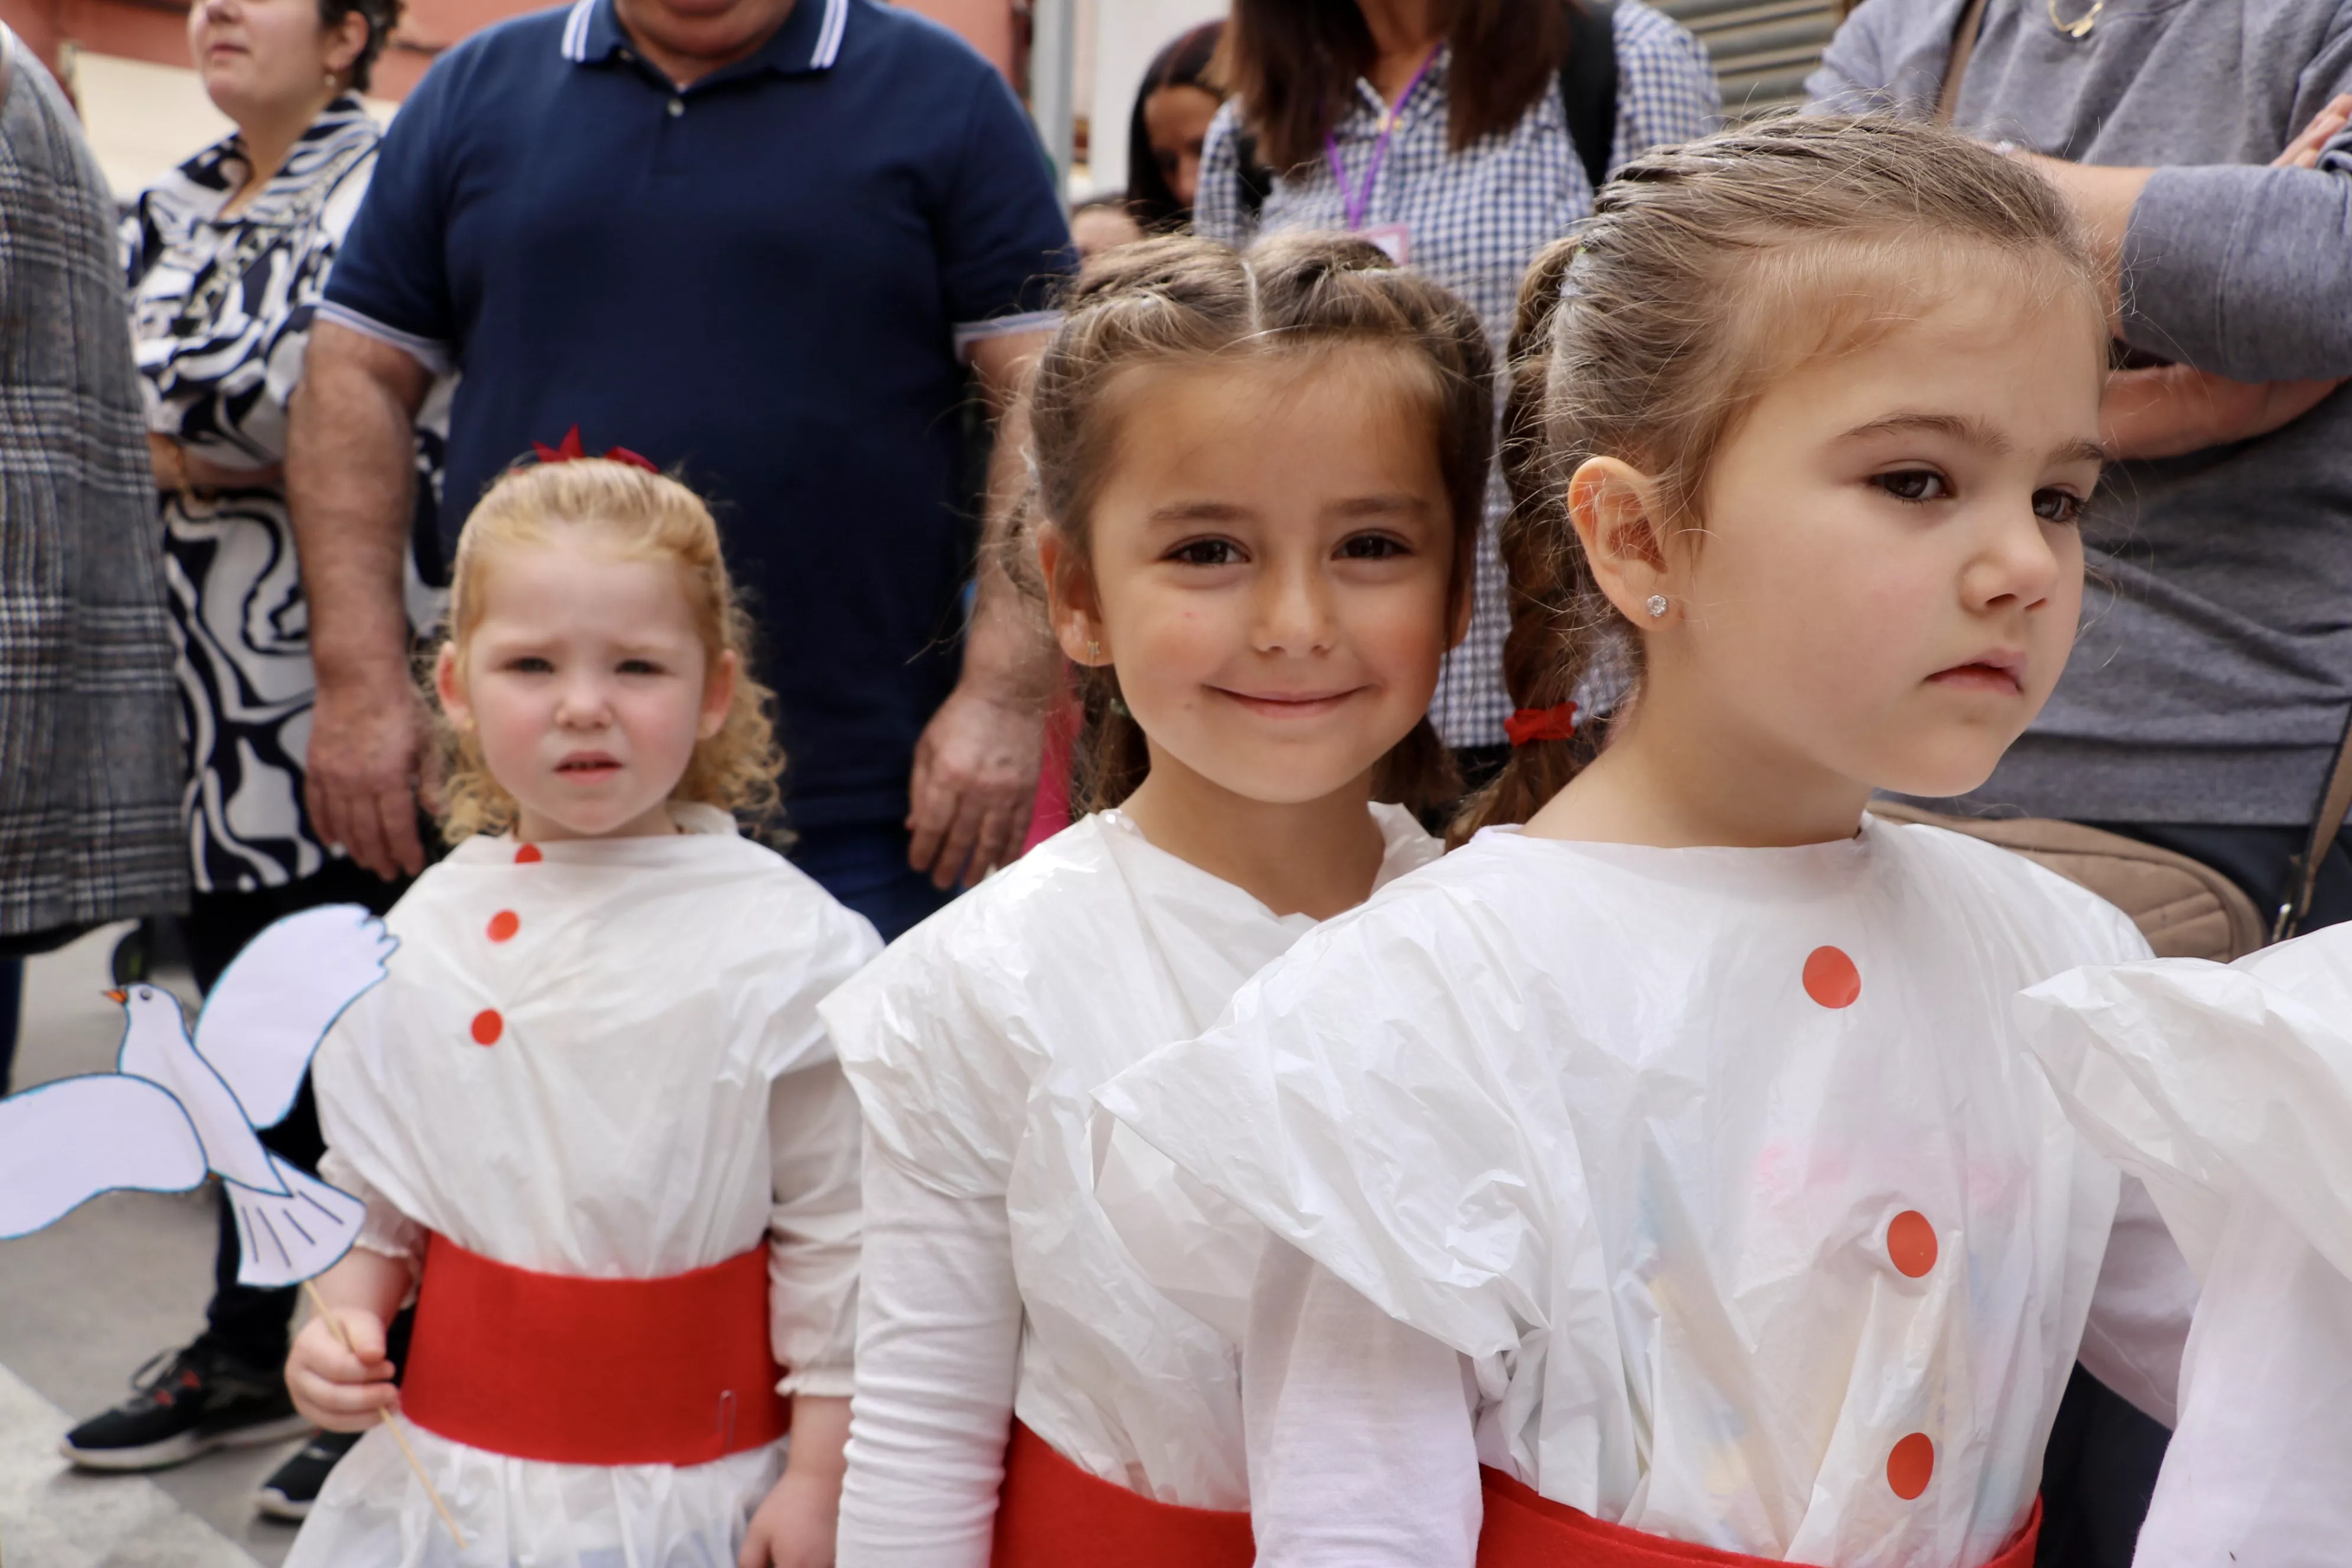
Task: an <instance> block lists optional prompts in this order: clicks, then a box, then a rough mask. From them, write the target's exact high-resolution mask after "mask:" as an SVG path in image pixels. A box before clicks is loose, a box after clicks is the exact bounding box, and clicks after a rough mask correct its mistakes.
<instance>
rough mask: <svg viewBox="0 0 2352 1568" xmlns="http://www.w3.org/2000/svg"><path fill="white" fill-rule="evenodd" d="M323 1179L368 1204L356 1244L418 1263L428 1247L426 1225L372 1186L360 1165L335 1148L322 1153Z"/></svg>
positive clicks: (369, 1249) (321, 1168)
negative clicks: (393, 1203) (343, 1156)
mask: <svg viewBox="0 0 2352 1568" xmlns="http://www.w3.org/2000/svg"><path fill="white" fill-rule="evenodd" d="M319 1179H320V1181H323V1182H325V1183H326V1184H328V1185H329V1186H331V1187H333V1188H336V1189H337V1190H339V1191H341V1192H345V1193H349V1194H351V1195H352V1196H353V1197H355V1198H357V1199H359V1200H360V1202H361V1203H362V1204H364V1205H366V1206H367V1218H366V1219H364V1220H362V1221H361V1222H360V1233H359V1235H358V1236H357V1237H354V1238H353V1239H352V1246H354V1247H365V1248H366V1249H367V1250H368V1251H370V1252H373V1253H375V1254H377V1255H379V1256H380V1257H383V1258H400V1259H402V1260H404V1261H407V1262H414V1261H415V1259H416V1258H417V1257H418V1256H419V1255H420V1254H421V1253H422V1252H423V1251H424V1250H425V1227H424V1226H420V1225H418V1224H417V1223H416V1222H415V1220H413V1219H411V1218H409V1217H408V1216H407V1215H404V1214H403V1213H401V1212H400V1211H399V1210H398V1209H396V1208H394V1207H393V1205H391V1203H390V1202H389V1201H387V1200H386V1199H385V1197H384V1195H383V1194H382V1193H379V1192H377V1191H376V1190H375V1189H374V1188H373V1187H371V1186H369V1185H368V1184H367V1178H366V1177H364V1176H362V1175H361V1174H360V1173H359V1168H358V1167H357V1166H355V1165H353V1164H352V1163H351V1162H350V1161H349V1160H346V1159H344V1158H342V1157H341V1155H339V1154H337V1153H336V1152H334V1151H333V1150H332V1149H330V1150H328V1151H327V1152H325V1153H324V1154H322V1155H320V1159H319Z"/></svg>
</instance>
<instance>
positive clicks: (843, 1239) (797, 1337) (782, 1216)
mask: <svg viewBox="0 0 2352 1568" xmlns="http://www.w3.org/2000/svg"><path fill="white" fill-rule="evenodd" d="M768 1135H769V1158H770V1161H771V1163H772V1192H773V1194H774V1195H773V1199H772V1206H771V1208H770V1211H769V1218H768V1237H769V1240H768V1315H769V1337H770V1340H771V1342H772V1349H773V1350H774V1352H775V1355H776V1360H777V1362H778V1363H780V1364H781V1365H782V1367H783V1368H784V1378H783V1381H782V1383H780V1384H777V1389H778V1392H780V1393H783V1394H813V1395H817V1396H820V1397H826V1398H838V1399H846V1398H848V1397H849V1394H850V1389H851V1384H852V1381H853V1380H852V1375H851V1363H852V1359H853V1353H854V1347H855V1344H856V1334H857V1254H858V1239H859V1230H860V1218H861V1211H860V1207H859V1203H858V1165H859V1161H858V1123H857V1100H856V1097H855V1096H854V1095H852V1094H851V1093H850V1092H849V1085H848V1084H847V1083H846V1082H845V1081H844V1079H843V1078H842V1075H841V1068H840V1065H839V1064H838V1063H835V1062H829V1061H821V1062H819V1063H817V1064H816V1065H815V1066H814V1067H804V1068H801V1069H800V1070H799V1071H797V1072H791V1073H786V1074H785V1075H784V1076H783V1077H782V1078H779V1079H776V1081H775V1083H774V1085H773V1086H772V1089H770V1091H769V1100H768Z"/></svg>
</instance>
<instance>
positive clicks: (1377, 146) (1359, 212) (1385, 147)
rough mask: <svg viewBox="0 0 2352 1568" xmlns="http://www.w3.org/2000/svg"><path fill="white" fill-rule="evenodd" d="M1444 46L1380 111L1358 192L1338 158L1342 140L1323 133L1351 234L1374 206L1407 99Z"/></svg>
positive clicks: (1434, 50)
mask: <svg viewBox="0 0 2352 1568" xmlns="http://www.w3.org/2000/svg"><path fill="white" fill-rule="evenodd" d="M1444 47H1445V46H1444V44H1443V43H1437V44H1433V45H1431V46H1430V50H1429V53H1428V54H1426V55H1424V56H1423V57H1422V61H1421V68H1420V69H1419V70H1416V71H1414V72H1413V73H1412V80H1411V81H1409V82H1407V83H1405V84H1404V90H1403V91H1402V92H1401V93H1398V94H1397V100H1396V103H1395V105H1394V107H1392V108H1389V109H1383V110H1381V135H1380V140H1379V141H1377V142H1373V143H1372V157H1371V161H1370V163H1367V164H1365V166H1364V183H1363V184H1361V185H1360V186H1358V187H1357V188H1356V189H1354V190H1352V191H1351V190H1349V188H1348V166H1347V164H1345V163H1342V162H1341V161H1340V158H1339V138H1338V137H1337V136H1335V135H1333V134H1331V133H1330V132H1325V133H1324V137H1323V156H1324V159H1325V160H1326V161H1327V162H1328V163H1330V165H1331V179H1332V182H1333V183H1334V184H1337V185H1338V186H1339V201H1340V203H1341V205H1342V206H1343V207H1344V209H1345V210H1346V212H1347V215H1348V228H1349V232H1350V233H1353V232H1354V231H1355V230H1357V229H1360V228H1361V227H1363V226H1364V209H1365V208H1367V207H1369V206H1370V205H1372V186H1373V185H1374V184H1377V183H1378V182H1379V180H1380V177H1381V160H1382V159H1384V158H1386V157H1387V156H1388V155H1389V138H1390V137H1391V136H1393V135H1395V134H1396V124H1397V116H1398V115H1400V114H1402V113H1403V112H1404V105H1405V100H1407V99H1409V98H1411V97H1412V89H1414V88H1417V87H1419V86H1420V85H1421V79H1422V78H1423V77H1425V76H1427V75H1428V74H1429V68H1430V67H1431V66H1433V65H1434V64H1436V63H1437V51H1438V50H1439V49H1442V48H1444Z"/></svg>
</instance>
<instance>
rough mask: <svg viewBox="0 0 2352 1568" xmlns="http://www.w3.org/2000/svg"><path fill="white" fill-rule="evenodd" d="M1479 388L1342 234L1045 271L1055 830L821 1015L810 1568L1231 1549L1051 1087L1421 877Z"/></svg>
mask: <svg viewBox="0 0 2352 1568" xmlns="http://www.w3.org/2000/svg"><path fill="white" fill-rule="evenodd" d="M1489 379H1490V372H1489V367H1488V363H1487V357H1486V349H1485V340H1484V338H1483V337H1482V335H1481V333H1480V329H1479V325H1478V322H1477V320H1476V318H1475V316H1473V315H1472V314H1471V313H1470V311H1469V310H1467V309H1466V308H1465V306H1464V305H1463V304H1462V303H1461V302H1460V301H1459V300H1455V299H1454V297H1453V296H1452V295H1450V294H1448V293H1446V292H1445V291H1444V289H1440V288H1438V287H1437V286H1436V285H1434V284H1432V283H1430V282H1428V281H1426V280H1425V279H1420V278H1416V277H1414V276H1412V275H1411V274H1408V273H1405V272H1402V271H1399V270H1396V269H1394V268H1392V267H1391V264H1390V263H1389V261H1388V260H1387V258H1385V257H1384V256H1383V255H1382V254H1381V252H1380V251H1379V250H1377V249H1375V248H1374V247H1371V246H1370V245H1368V244H1366V243H1364V242H1362V241H1360V240H1355V239H1350V238H1348V237H1314V238H1307V239H1295V240H1286V241H1280V242H1276V243H1274V244H1270V245H1267V246H1265V247H1260V248H1259V249H1257V250H1255V251H1253V252H1251V253H1250V254H1249V255H1247V256H1243V255H1240V254H1237V253H1236V252H1234V251H1233V250H1230V249H1227V248H1225V247H1223V246H1219V245H1215V244H1212V243H1209V242H1207V241H1202V240H1191V239H1162V240H1155V241H1150V242H1146V243H1143V244H1139V245H1136V246H1132V247H1127V248H1124V249H1121V250H1118V251H1116V252H1113V253H1111V254H1109V255H1108V256H1105V257H1102V258H1097V259H1096V260H1095V261H1094V262H1093V263H1092V264H1090V265H1089V267H1088V268H1087V271H1086V273H1085V274H1084V275H1083V276H1082V277H1081V279H1079V281H1078V283H1077V285H1076V289H1075V291H1074V293H1073V294H1072V296H1071V298H1070V300H1069V301H1068V313H1067V316H1066V320H1065V321H1064V322H1063V325H1062V327H1061V329H1060V331H1059V332H1058V333H1057V334H1056V336H1055V340H1054V342H1053V345H1052V347H1051V348H1050V349H1049V350H1048V351H1047V353H1046V354H1045V358H1044V361H1043V363H1041V364H1040V366H1039V368H1038V370H1037V373H1036V377H1035V384H1034V390H1033V393H1032V397H1031V415H1032V419H1033V422H1034V432H1035V434H1034V440H1035V460H1036V467H1037V482H1036V496H1035V498H1034V501H1035V510H1036V511H1037V513H1038V514H1039V518H1040V527H1039V530H1038V538H1037V559H1038V568H1039V572H1040V574H1041V575H1042V576H1043V578H1044V581H1045V586H1046V590H1047V597H1048V600H1049V606H1048V607H1049V611H1050V616H1051V619H1052V622H1053V627H1054V631H1055V636H1056V637H1058V638H1059V640H1060V643H1061V646H1062V648H1063V650H1064V651H1065V652H1066V654H1067V655H1068V656H1069V658H1070V659H1071V661H1072V662H1073V663H1074V664H1075V665H1076V667H1077V668H1078V673H1079V675H1080V676H1081V678H1082V679H1081V687H1082V690H1083V694H1084V697H1085V705H1086V711H1087V732H1086V734H1085V735H1084V736H1082V738H1081V741H1080V744H1079V753H1080V757H1081V760H1082V762H1083V763H1084V767H1083V769H1082V774H1081V778H1080V788H1079V791H1078V795H1079V800H1080V805H1081V809H1082V810H1083V811H1085V812H1086V813H1087V815H1085V816H1082V817H1081V819H1080V820H1079V821H1078V822H1077V823H1076V825H1075V826H1071V827H1069V828H1068V829H1066V831H1064V832H1062V833H1061V834H1059V835H1057V836H1056V837H1054V838H1053V839H1051V840H1049V841H1048V842H1046V843H1045V845H1043V846H1041V847H1038V848H1037V849H1035V850H1034V851H1032V852H1031V853H1030V854H1029V855H1028V857H1027V858H1024V859H1023V860H1022V861H1021V862H1020V863H1019V864H1017V865H1015V866H1013V868H1010V869H1009V870H1007V871H1005V872H1004V873H1003V874H1002V875H1000V876H998V877H997V878H995V879H992V880H991V881H989V882H988V883H986V884H984V885H983V886H982V887H981V888H979V889H976V890H975V891H973V892H971V893H970V894H968V895H966V896H965V897H964V898H963V899H961V900H958V902H957V903H956V904H955V905H953V906H952V907H951V908H950V909H949V910H946V911H945V912H943V913H941V914H940V915H938V916H936V917H934V918H933V919H932V920H930V921H928V922H927V923H925V924H924V925H922V926H920V927H919V928H918V929H917V930H916V931H913V932H911V933H910V934H908V936H907V937H905V938H903V939H901V940H900V941H899V942H898V943H897V944H895V945H894V946H893V947H892V949H891V951H890V952H887V954H885V955H884V957H883V958H882V960H881V961H880V962H879V963H877V964H876V965H875V966H874V967H873V968H871V969H869V970H868V971H866V973H865V974H863V975H861V976H860V977H858V979H856V981H853V982H852V983H851V984H848V985H846V986H845V987H844V988H843V989H842V990H841V991H840V992H838V993H836V994H835V995H834V996H833V997H832V998H831V999H830V1000H829V1001H827V1003H826V1004H825V1005H824V1017H825V1020H826V1022H827V1024H828V1025H829V1026H830V1027H831V1029H832V1032H833V1034H834V1037H835V1039H836V1040H838V1041H839V1042H840V1046H841V1051H842V1059H843V1062H844V1065H845V1067H846V1068H848V1070H849V1075H850V1079H851V1081H852V1083H854V1084H855V1085H856V1089H857V1093H858V1097H859V1100H860V1101H861V1102H862V1104H863V1105H864V1107H865V1110H866V1123H867V1130H868V1143H867V1165H866V1170H867V1186H866V1194H867V1197H866V1201H867V1216H868V1231H867V1237H868V1239H867V1249H866V1276H865V1285H864V1300H863V1307H862V1319H861V1323H860V1327H859V1333H858V1380H857V1393H856V1402H855V1405H854V1411H853V1420H852V1428H851V1438H850V1445H849V1456H850V1458H849V1479H848V1481H847V1485H846V1489H845V1493H844V1500H843V1516H842V1534H841V1560H842V1562H843V1563H845V1564H848V1565H852V1568H872V1565H875V1564H883V1563H906V1564H922V1565H924V1568H950V1565H954V1564H971V1565H975V1568H976V1565H979V1564H983V1563H991V1562H993V1563H995V1564H996V1565H997V1568H1021V1565H1045V1564H1060V1563H1090V1562H1101V1563H1121V1564H1124V1565H1127V1568H1163V1565H1164V1568H1222V1565H1224V1564H1234V1565H1236V1568H1239V1565H1244V1564H1246V1563H1248V1562H1249V1559H1250V1551H1251V1547H1250V1529H1249V1517H1248V1514H1247V1513H1246V1511H1244V1510H1246V1508H1247V1506H1248V1502H1249V1484H1248V1479H1247V1476H1246V1474H1245V1470H1244V1456H1243V1446H1242V1431H1241V1401H1240V1391H1239V1384H1238V1381H1237V1376H1236V1367H1235V1363H1234V1344H1233V1341H1232V1339H1231V1337H1230V1336H1229V1330H1230V1328H1231V1325H1225V1326H1224V1327H1223V1328H1221V1327H1219V1326H1215V1325H1212V1324H1210V1323H1207V1322H1204V1321H1202V1320H1201V1319H1200V1318H1198V1317H1196V1316H1194V1315H1193V1314H1192V1312H1190V1311H1188V1310H1185V1309H1184V1308H1183V1307H1181V1306H1180V1305H1178V1304H1176V1303H1174V1302H1171V1301H1170V1300H1167V1299H1165V1298H1163V1297H1161V1296H1160V1294H1158V1293H1157V1292H1156V1291H1154V1290H1153V1289H1151V1288H1150V1285H1148V1284H1147V1283H1146V1282H1145V1281H1144V1280H1143V1279H1140V1278H1139V1276H1138V1275H1137V1274H1136V1273H1135V1271H1134V1269H1133V1268H1132V1267H1131V1266H1130V1265H1129V1262H1128V1261H1127V1258H1126V1255H1125V1253H1124V1252H1123V1251H1122V1250H1121V1248H1120V1247H1119V1244H1118V1240H1117V1239H1116V1238H1115V1237H1113V1236H1112V1235H1111V1234H1110V1231H1109V1229H1108V1226H1106V1224H1105V1222H1104V1220H1103V1216H1102V1213H1101V1211H1100V1209H1099V1208H1098V1207H1097V1204H1096V1202H1095V1198H1094V1194H1093V1171H1092V1151H1091V1146H1090V1144H1089V1142H1088V1135H1087V1113H1088V1110H1089V1101H1088V1098H1087V1097H1088V1095H1089V1093H1090V1092H1091V1091H1092V1090H1093V1089H1094V1088H1095V1087H1096V1086H1097V1084H1100V1083H1101V1082H1102V1081H1103V1080H1104V1079H1108V1078H1109V1077H1110V1076H1111V1075H1112V1074H1113V1073H1116V1072H1118V1070H1120V1069H1121V1068H1125V1067H1126V1066H1128V1065H1129V1064H1130V1063H1132V1062H1134V1061H1136V1060H1137V1059H1139V1058H1140V1057H1142V1055H1143V1054H1144V1053H1145V1052H1147V1051H1149V1050H1150V1049H1151V1048H1152V1047H1156V1046H1159V1045H1161V1044H1163V1043H1165V1042H1167V1041H1169V1040H1172V1039H1179V1038H1182V1037H1186V1036H1189V1035H1192V1034H1197V1033H1198V1032H1199V1031H1200V1030H1201V1029H1202V1028H1204V1027H1206V1026H1207V1025H1208V1024H1209V1023H1210V1022H1211V1021H1212V1020H1213V1019H1214V1018H1215V1016H1217V1014H1218V1012H1219V1011H1220V1010H1221V1009H1222V1008H1223V1006H1224V1004H1225V1000H1226V998H1227V997H1229V996H1230V995H1232V994H1233V992H1234V988H1235V987H1237V986H1238V985H1240V984H1241V983H1242V982H1243V981H1244V979H1246V978H1247V977H1248V976H1249V975H1250V973H1252V972H1253V971H1255V969H1257V968H1258V967H1259V966H1260V965H1262V964H1264V963H1266V962H1267V961H1269V960H1271V959H1273V958H1275V957H1276V956H1277V955H1279V954H1280V953H1281V952H1283V951H1284V950H1285V949H1286V948H1287V947H1289V945H1290V944H1291V943H1292V942H1296V941H1297V940H1298V938H1299V937H1300V936H1301V935H1303V934H1304V933H1305V932H1306V931H1308V930H1310V929H1311V928H1312V927H1313V926H1314V924H1315V922H1316V921H1318V920H1321V919H1323V918H1326V917H1328V916H1330V915H1333V914H1336V913H1338V912H1339V911H1340V910H1345V909H1348V908H1349V907H1351V906H1353V905H1355V904H1358V903H1360V902H1361V901H1362V900H1364V899H1365V897H1366V896H1367V895H1369V894H1370V893H1371V892H1372V890H1373V889H1375V888H1377V887H1380V886H1381V885H1382V884H1383V883H1386V882H1388V881H1390V880H1391V879H1394V878H1395V877H1397V876H1399V875H1400V874H1402V872H1404V871H1407V870H1409V869H1411V868H1414V867H1416V866H1419V865H1422V864H1423V863H1424V862H1426V861H1427V860H1429V859H1430V858H1433V856H1434V855H1435V854H1436V853H1437V846H1436V844H1435V843H1434V842H1433V840H1432V839H1431V838H1430V837H1429V836H1428V835H1427V834H1426V833H1425V832H1423V829H1422V827H1421V826H1420V825H1419V823H1418V822H1417V821H1416V820H1415V819H1414V816H1413V815H1412V811H1410V810H1409V809H1407V805H1406V804H1381V803H1382V802H1388V803H1398V802H1402V803H1410V804H1426V803H1427V802H1428V801H1430V800H1432V799H1435V798H1439V797H1442V796H1443V795H1444V794H1446V793H1448V792H1449V790H1450V787H1451V781H1450V777H1449V776H1448V775H1449V774H1450V760H1449V759H1448V757H1447V755H1446V753H1445V752H1444V748H1443V747H1442V746H1441V745H1440V744H1439V743H1438V742H1437V739H1436V736H1435V735H1434V734H1433V732H1432V731H1431V730H1430V728H1429V725H1428V722H1427V721H1426V720H1425V719H1424V718H1423V715H1424V713H1425V712H1426V711H1427V710H1428V707H1429V701H1430V694H1431V692H1432V690H1433V689H1434V688H1435V685H1436V681H1437V673H1438V666H1439V662H1440V659H1441V658H1442V657H1443V655H1444V652H1445V649H1446V647H1448V646H1449V645H1450V644H1451V643H1452V642H1453V641H1454V639H1455V638H1456V637H1458V636H1459V635H1460V632H1461V628H1462V626H1463V623H1464V619H1465V614H1466V604H1467V596H1468V584H1469V577H1470V569H1469V562H1470V551H1471V547H1472V543H1473V542H1474V540H1475V533H1476V528H1477V521H1478V515H1479V499H1480V495H1481V491H1482V488H1483V485H1484V482H1485V475H1486V468H1487V463H1488V453H1489V449H1490V447H1491V444H1492V434H1491V433H1492V428H1493V411H1492V395H1491V392H1490V390H1489ZM1141 1185H1142V1187H1143V1188H1144V1189H1145V1190H1146V1191H1154V1190H1159V1189H1154V1188H1153V1187H1152V1185H1151V1184H1150V1182H1149V1181H1148V1180H1147V1181H1145V1182H1144V1183H1142V1184H1141ZM1162 1195H1167V1196H1170V1197H1171V1199H1172V1198H1174V1196H1175V1194H1166V1193H1163V1194H1162ZM1008 1440H1009V1441H1008Z"/></svg>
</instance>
